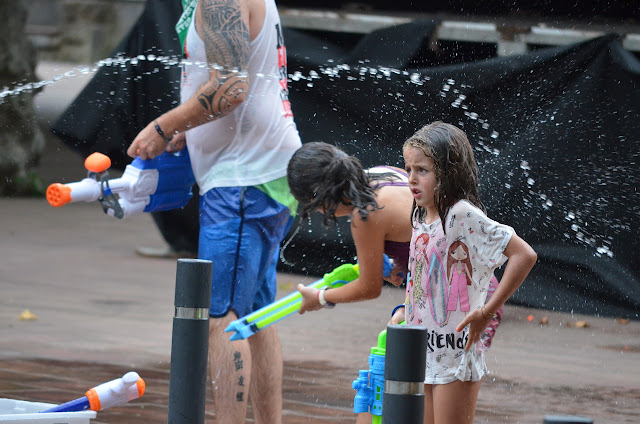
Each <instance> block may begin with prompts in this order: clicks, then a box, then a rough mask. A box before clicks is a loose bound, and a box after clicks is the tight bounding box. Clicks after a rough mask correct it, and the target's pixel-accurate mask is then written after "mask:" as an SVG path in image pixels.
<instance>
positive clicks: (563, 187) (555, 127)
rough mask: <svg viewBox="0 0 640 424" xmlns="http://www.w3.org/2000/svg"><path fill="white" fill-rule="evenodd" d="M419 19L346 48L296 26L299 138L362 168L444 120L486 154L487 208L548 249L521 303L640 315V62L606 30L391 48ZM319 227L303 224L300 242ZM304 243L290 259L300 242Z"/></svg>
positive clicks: (345, 252) (344, 248)
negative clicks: (513, 44) (574, 40)
mask: <svg viewBox="0 0 640 424" xmlns="http://www.w3.org/2000/svg"><path fill="white" fill-rule="evenodd" d="M418 27H421V28H422V29H423V30H424V31H429V29H430V28H431V27H430V26H429V25H428V24H427V23H415V24H410V25H403V26H401V27H396V28H389V29H385V30H381V31H377V32H375V33H372V34H371V35H369V36H367V37H365V38H363V39H362V40H361V44H359V45H357V46H356V47H355V48H353V49H352V50H351V51H349V52H347V53H345V51H344V49H342V48H341V47H340V46H336V47H333V46H332V45H330V44H329V43H328V42H327V40H326V39H323V38H322V37H316V38H313V37H310V36H309V35H308V34H303V35H300V34H298V32H297V31H288V32H286V33H285V37H286V39H287V43H288V46H287V48H288V57H289V70H290V72H291V71H294V70H295V71H299V72H300V73H301V77H299V78H295V76H294V80H293V81H292V83H291V86H290V98H291V101H292V104H293V106H294V108H295V109H294V113H295V116H296V122H297V124H298V128H299V130H300V132H301V134H302V135H303V139H304V140H305V141H312V140H324V141H328V142H332V143H335V144H337V145H339V146H340V147H342V148H344V149H345V150H346V151H347V152H349V153H351V154H353V155H355V156H357V157H358V158H360V159H361V161H362V162H363V164H364V165H365V166H372V165H376V164H380V163H387V164H392V165H399V166H402V160H401V156H400V155H401V151H400V150H401V147H402V143H403V141H404V140H405V139H406V138H407V137H408V136H409V135H411V134H412V133H413V132H414V131H415V130H416V129H418V128H419V127H421V126H422V125H424V124H427V123H429V122H431V121H433V120H438V119H439V120H443V121H447V122H450V123H453V124H457V125H459V126H460V127H462V128H463V129H464V130H465V131H466V132H467V134H468V135H469V137H470V139H471V140H472V143H473V144H474V146H475V148H476V155H477V159H478V162H479V165H480V171H481V193H482V196H483V200H484V202H485V205H486V206H487V209H488V211H489V214H490V216H492V217H494V218H495V219H497V220H499V221H501V222H504V223H507V224H509V225H511V226H513V227H514V228H515V229H516V230H517V232H518V234H520V235H521V236H522V237H523V238H524V239H525V240H527V241H528V242H529V243H531V244H532V245H533V246H534V248H535V249H536V251H537V252H538V254H539V263H538V264H537V265H536V267H535V268H534V270H533V272H532V274H531V275H530V277H529V278H528V279H527V281H526V283H525V284H524V285H523V286H522V288H521V289H520V290H518V292H517V293H516V294H515V295H514V297H513V298H512V303H517V304H522V305H528V306H533V307H539V308H545V309H555V310H562V311H574V312H577V313H588V314H601V315H607V316H629V317H633V318H636V319H637V318H638V317H639V316H638V311H640V279H639V277H640V265H639V264H638V261H637V257H638V255H637V249H638V242H637V239H636V237H635V234H634V231H633V224H632V223H633V222H637V220H638V218H640V195H639V194H638V191H637V190H638V183H639V181H638V179H639V176H640V171H639V170H638V159H639V151H640V142H639V140H638V138H639V134H640V132H639V129H640V128H639V123H638V120H637V119H636V118H635V117H636V116H637V114H638V112H639V107H640V93H638V83H639V82H640V64H639V63H638V61H637V59H636V58H635V57H634V56H633V55H632V54H630V53H629V52H627V51H626V50H624V49H623V48H622V46H621V45H620V43H619V41H618V40H617V36H615V35H609V36H605V37H601V38H599V39H595V40H591V41H588V42H585V43H581V44H578V45H572V46H567V47H558V48H547V49H541V50H537V51H535V52H532V53H529V54H525V55H521V56H510V57H502V58H493V59H488V60H483V61H476V62H472V63H458V64H455V65H450V66H446V65H445V66H438V67H431V66H430V63H432V61H433V60H434V59H435V60H436V61H437V62H438V63H443V62H446V58H443V57H437V58H436V57H434V54H433V53H431V52H430V51H428V50H427V49H426V48H425V47H426V45H425V43H424V42H418V43H414V46H421V48H417V49H415V50H413V51H412V53H411V54H408V55H407V54H406V53H407V51H406V50H403V49H400V48H396V47H395V46H396V44H397V43H402V42H404V40H411V42H412V43H413V42H414V41H415V38H414V37H415V34H414V35H412V36H411V37H407V34H412V33H413V32H414V31H415V30H416V28H418ZM418 32H419V31H418ZM423 41H424V40H423ZM363 45H367V48H363ZM382 46H384V47H382ZM387 46H394V47H392V48H390V49H388V48H387ZM409 50H411V49H409ZM317 52H319V53H317ZM354 52H358V55H355V54H354ZM363 52H364V53H363ZM390 52H392V53H396V55H395V56H394V55H392V56H391V57H390V56H389V53H390ZM401 54H404V56H400V55H401ZM452 59H453V60H455V58H452ZM453 60H452V61H453ZM342 65H348V66H342ZM398 66H400V67H399V68H398ZM385 67H388V68H390V69H385ZM397 69H399V70H400V71H406V72H399V73H398V72H396V71H395V70H397ZM295 71H294V72H295ZM316 74H317V75H316ZM304 77H307V78H304ZM317 226H318V225H317V223H312V225H311V228H313V231H312V233H311V234H309V233H308V231H300V233H299V235H298V236H296V238H299V239H300V241H299V243H300V245H301V246H305V245H307V244H309V243H310V242H311V239H312V238H313V237H314V236H315V233H316V230H315V228H316V227H317ZM338 230H339V232H340V233H341V236H342V237H341V238H342V239H343V240H344V241H343V244H341V245H339V248H338V249H337V250H336V251H335V254H336V256H338V257H341V258H345V259H350V258H352V255H353V251H352V250H351V243H350V241H347V240H346V239H347V238H348V237H346V236H345V235H348V226H346V225H342V226H340V227H338ZM329 233H330V231H329ZM336 235H337V234H335V233H334V234H329V237H331V236H334V237H335V236H336ZM305 238H307V239H309V240H304V239H305ZM295 245H296V242H292V248H289V249H288V250H289V251H290V252H287V251H285V257H292V256H298V254H297V251H298V250H304V249H303V248H302V249H296V248H295V247H296V246H295ZM310 252H311V251H310ZM349 255H351V257H349ZM310 257H311V253H307V254H306V256H305V257H303V258H302V259H304V261H306V262H309V260H310ZM296 259H297V258H296ZM325 266H327V267H328V266H329V264H326V265H325Z"/></svg>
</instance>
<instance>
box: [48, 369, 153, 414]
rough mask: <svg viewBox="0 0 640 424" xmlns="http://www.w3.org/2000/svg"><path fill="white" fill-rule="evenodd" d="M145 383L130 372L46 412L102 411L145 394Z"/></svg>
mask: <svg viewBox="0 0 640 424" xmlns="http://www.w3.org/2000/svg"><path fill="white" fill-rule="evenodd" d="M144 389H145V383H144V380H143V379H142V378H140V376H139V375H138V373H136V372H133V371H131V372H128V373H126V374H125V375H123V376H122V378H116V379H115V380H111V381H109V382H107V383H102V384H101V385H99V386H96V387H94V388H93V389H90V390H88V391H87V392H86V393H85V395H84V396H83V397H81V398H78V399H75V400H72V401H70V402H67V403H63V404H62V405H58V406H54V407H53V408H49V409H47V410H45V411H40V412H41V413H44V412H74V411H86V410H87V409H91V410H92V411H96V412H97V411H102V410H103V409H107V408H111V407H112V406H118V405H122V404H123V403H127V402H129V401H131V400H134V399H138V398H139V397H140V396H142V395H143V394H144Z"/></svg>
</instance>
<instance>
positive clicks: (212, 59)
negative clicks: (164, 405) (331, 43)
mask: <svg viewBox="0 0 640 424" xmlns="http://www.w3.org/2000/svg"><path fill="white" fill-rule="evenodd" d="M183 3H184V2H183ZM195 3H196V1H195V0H193V1H192V4H191V5H190V6H194V5H195ZM190 6H189V7H190ZM189 7H187V8H185V11H186V10H189ZM185 14H187V12H185ZM183 18H184V16H183ZM187 18H188V16H187ZM179 26H180V28H181V30H179V31H181V38H183V36H184V38H185V40H184V46H183V53H184V55H185V57H186V60H185V61H184V63H183V73H182V80H181V104H180V105H179V106H177V107H176V108H174V109H172V110H170V111H169V112H167V113H165V114H163V115H162V116H160V117H158V118H157V119H156V120H154V121H153V122H151V123H150V124H149V125H147V127H146V128H144V129H143V130H142V131H141V132H140V133H139V134H138V135H137V136H136V138H135V139H134V141H133V142H132V144H131V146H130V147H129V149H128V151H127V153H128V154H129V155H130V156H132V157H135V156H140V158H142V159H148V158H153V157H155V156H157V155H160V154H162V153H163V152H164V151H169V152H172V151H176V150H180V149H182V148H184V146H185V145H186V146H187V147H188V149H189V154H190V158H191V166H192V169H193V172H194V175H195V177H196V181H197V183H198V186H199V189H200V196H201V197H200V242H199V246H198V257H199V258H201V259H208V260H211V261H212V262H213V281H212V293H211V309H210V313H209V316H210V331H209V365H210V372H211V376H212V381H213V398H214V405H215V414H216V420H217V422H218V423H223V424H236V423H237V424H240V423H244V422H245V415H246V410H247V399H248V397H249V392H251V399H252V404H253V412H254V415H255V417H256V418H255V420H256V422H260V423H266V424H280V423H281V422H282V352H281V350H280V343H279V340H278V334H277V331H276V328H275V326H270V327H267V328H265V329H263V330H262V331H260V332H258V333H256V334H255V335H253V336H251V337H250V338H248V339H246V340H238V341H234V342H233V343H231V342H230V341H229V334H228V333H224V329H225V328H226V327H227V326H228V324H229V323H230V322H231V321H233V320H235V319H237V318H239V317H242V316H245V315H247V314H248V313H250V312H252V311H254V310H257V309H260V308H261V307H263V306H266V305H267V304H269V303H272V302H273V301H274V300H275V294H276V280H275V277H276V263H277V258H278V250H279V245H280V243H281V241H282V239H283V238H284V236H285V235H286V233H287V231H288V229H289V226H290V225H291V222H292V220H293V216H294V215H295V211H296V208H297V203H296V201H295V199H294V198H293V196H292V195H291V193H290V191H289V187H288V185H287V182H286V170H287V164H288V162H289V159H290V158H291V156H292V155H293V153H294V152H295V151H296V150H297V149H298V148H299V147H300V146H301V142H300V137H299V135H298V131H297V129H296V126H295V123H294V121H293V114H292V111H291V106H290V104H289V99H288V90H287V70H286V50H285V46H284V42H283V39H282V28H281V24H280V18H279V16H278V12H277V9H276V5H275V2H274V0H199V1H197V6H195V8H194V13H193V15H192V18H191V21H190V22H189V20H186V21H185V20H184V19H181V21H180V23H179ZM186 28H188V30H186V31H185V29H186ZM185 32H186V34H185Z"/></svg>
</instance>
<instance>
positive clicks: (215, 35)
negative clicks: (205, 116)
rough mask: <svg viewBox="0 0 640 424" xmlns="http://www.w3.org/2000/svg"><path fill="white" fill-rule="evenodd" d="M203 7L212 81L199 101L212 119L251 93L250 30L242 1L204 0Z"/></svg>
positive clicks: (206, 47)
mask: <svg viewBox="0 0 640 424" xmlns="http://www.w3.org/2000/svg"><path fill="white" fill-rule="evenodd" d="M200 7H201V8H202V9H201V12H200V13H201V27H202V31H201V35H202V39H203V41H204V45H205V49H206V54H207V62H208V65H209V66H210V70H209V72H210V78H209V81H207V82H206V83H204V84H203V85H202V86H201V87H200V91H199V94H198V97H197V98H198V102H199V103H200V105H201V106H202V107H203V108H204V109H205V110H206V111H207V112H209V114H210V116H212V117H219V116H221V115H225V114H226V113H227V112H228V111H229V110H231V109H233V108H234V107H235V106H237V105H238V104H240V103H241V102H242V100H243V99H244V98H245V97H246V95H247V94H248V92H249V78H248V75H247V70H248V68H249V43H250V35H249V29H248V27H247V25H246V23H245V22H244V21H243V20H242V15H241V10H240V3H239V0H204V1H203V2H202V4H201V6H200Z"/></svg>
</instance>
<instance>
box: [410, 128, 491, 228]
mask: <svg viewBox="0 0 640 424" xmlns="http://www.w3.org/2000/svg"><path fill="white" fill-rule="evenodd" d="M407 147H416V148H418V149H420V150H422V151H423V152H424V154H425V155H426V156H427V157H428V158H431V160H433V164H434V168H435V174H436V181H437V187H436V190H435V206H436V208H437V209H438V214H439V215H440V220H441V223H442V228H443V229H444V225H445V222H444V220H445V217H446V216H447V213H449V209H451V206H453V205H454V204H455V203H456V202H457V201H459V200H467V201H469V202H470V203H471V204H473V205H475V206H476V207H478V208H480V209H481V210H482V211H485V207H484V205H483V204H482V201H481V200H480V194H479V188H478V185H479V184H478V164H477V163H476V159H475V155H474V154H473V148H472V147H471V143H469V139H468V138H467V135H466V134H465V133H464V131H462V130H461V129H460V128H458V127H456V126H454V125H451V124H446V123H444V122H440V121H436V122H433V123H431V124H429V125H426V126H424V127H422V128H421V129H419V130H418V131H416V133H415V134H413V135H412V136H411V137H409V139H408V140H407V141H405V143H404V146H403V150H404V149H406V148H407ZM415 214H417V216H416V215H415ZM425 215H426V210H424V208H421V207H419V206H417V205H416V202H415V200H414V202H413V207H412V209H411V216H412V217H413V216H416V217H417V219H418V220H420V221H423V220H424V219H425V218H426V216H425ZM445 232H446V230H445Z"/></svg>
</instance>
